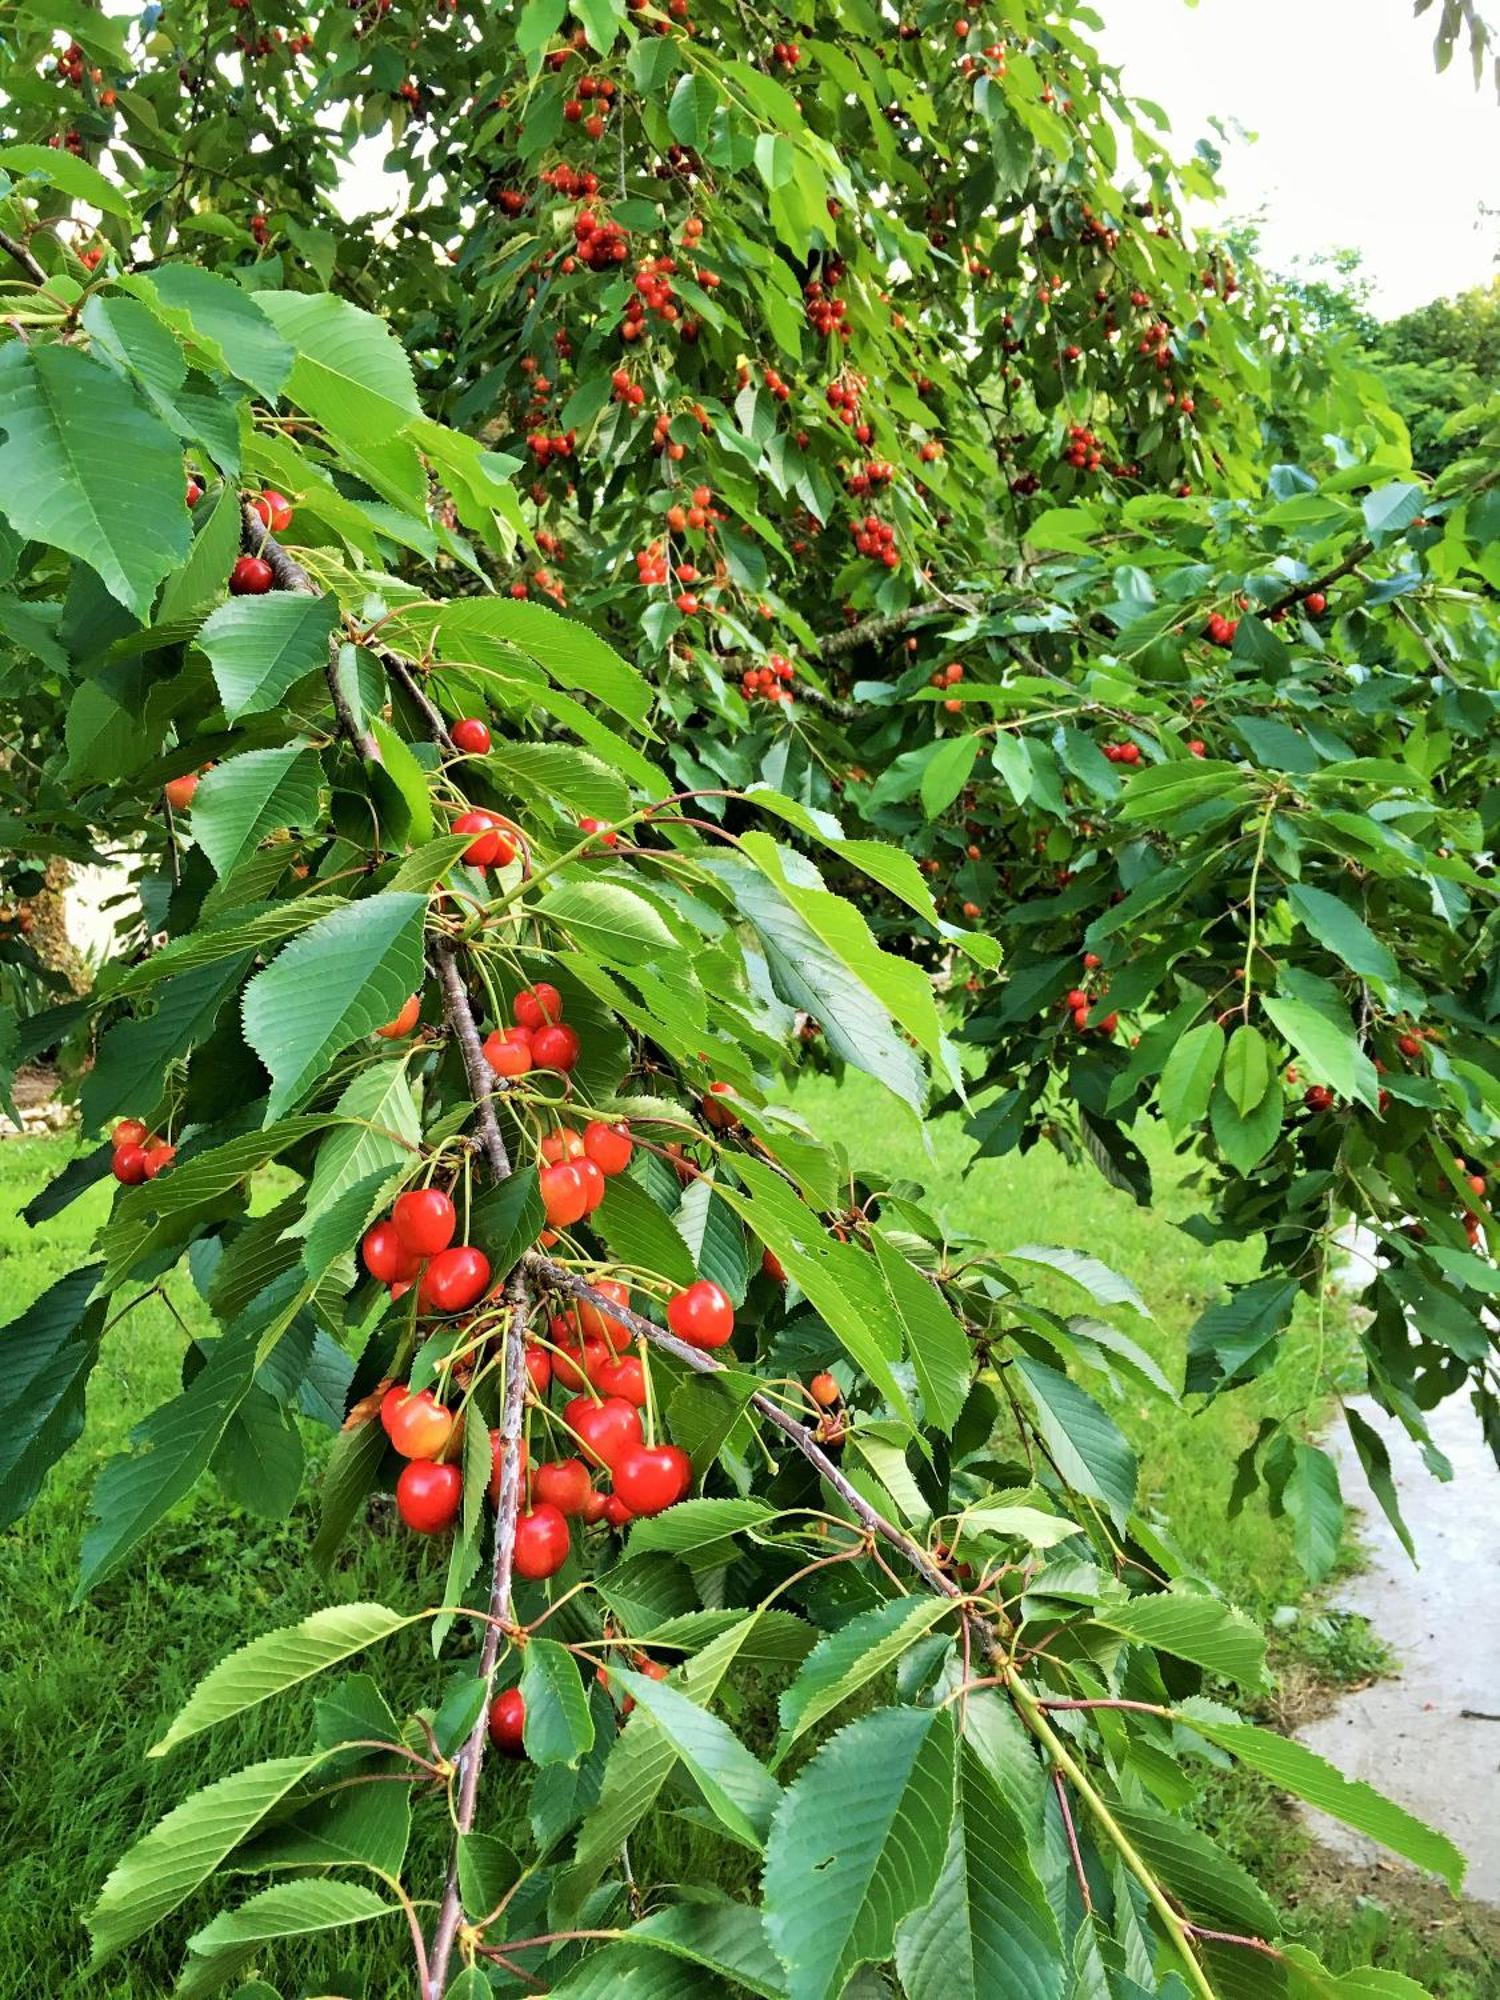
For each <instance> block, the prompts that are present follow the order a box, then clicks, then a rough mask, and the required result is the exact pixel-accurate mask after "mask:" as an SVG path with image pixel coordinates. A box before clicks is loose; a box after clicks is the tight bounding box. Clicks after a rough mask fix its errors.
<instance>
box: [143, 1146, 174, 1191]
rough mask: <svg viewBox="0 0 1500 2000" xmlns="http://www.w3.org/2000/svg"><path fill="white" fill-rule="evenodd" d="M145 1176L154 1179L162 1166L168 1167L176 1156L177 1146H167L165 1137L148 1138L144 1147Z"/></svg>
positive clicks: (149, 1179)
mask: <svg viewBox="0 0 1500 2000" xmlns="http://www.w3.org/2000/svg"><path fill="white" fill-rule="evenodd" d="M145 1153H146V1178H147V1180H148V1181H154V1180H155V1179H156V1176H157V1175H158V1174H159V1173H161V1171H162V1170H163V1168H165V1167H170V1166H171V1164H172V1162H173V1161H174V1160H175V1159H176V1158H177V1148H176V1147H175V1146H169V1145H168V1144H167V1142H166V1140H165V1139H148V1140H147V1142H146V1147H145Z"/></svg>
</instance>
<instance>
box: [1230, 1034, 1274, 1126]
mask: <svg viewBox="0 0 1500 2000" xmlns="http://www.w3.org/2000/svg"><path fill="white" fill-rule="evenodd" d="M1270 1081H1271V1051H1270V1050H1269V1048H1267V1046H1266V1038H1265V1036H1264V1035H1262V1034H1261V1032H1260V1030H1259V1029H1258V1028H1250V1027H1246V1026H1244V1025H1243V1024H1242V1025H1241V1026H1240V1027H1238V1028H1236V1029H1235V1031H1234V1033H1233V1034H1232V1035H1231V1036H1230V1038H1229V1046H1228V1048H1227V1049H1225V1051H1224V1075H1223V1083H1224V1089H1225V1092H1226V1094H1227V1095H1228V1097H1229V1101H1230V1102H1231V1103H1232V1104H1233V1106H1234V1108H1235V1110H1236V1111H1238V1113H1239V1114H1240V1116H1241V1117H1242V1118H1244V1117H1247V1116H1248V1115H1249V1113H1250V1112H1252V1111H1253V1110H1254V1109H1255V1107H1256V1105H1257V1104H1259V1103H1260V1101H1261V1099H1262V1098H1263V1097H1264V1096H1265V1094H1266V1088H1267V1086H1268V1085H1269V1083H1270Z"/></svg>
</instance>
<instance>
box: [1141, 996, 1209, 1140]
mask: <svg viewBox="0 0 1500 2000" xmlns="http://www.w3.org/2000/svg"><path fill="white" fill-rule="evenodd" d="M1223 1055H1224V1030H1223V1029H1222V1028H1221V1027H1220V1026H1219V1024H1218V1022H1217V1021H1205V1022H1203V1024H1202V1025H1201V1026H1200V1027H1197V1028H1190V1029H1189V1030H1188V1032H1187V1033H1186V1034H1185V1035H1184V1036H1182V1038H1181V1039H1180V1040H1179V1041H1178V1042H1177V1043H1176V1045H1175V1046H1174V1047H1173V1050H1172V1053H1171V1054H1170V1055H1169V1056H1168V1057H1167V1060H1166V1063H1165V1065H1164V1067H1163V1069H1162V1073H1161V1081H1160V1083H1159V1084H1158V1085H1157V1089H1156V1101H1157V1103H1158V1104H1159V1105H1160V1106H1161V1115H1162V1117H1163V1118H1164V1119H1165V1121H1166V1125H1167V1130H1168V1131H1169V1132H1170V1133H1171V1134H1172V1136H1173V1138H1174V1139H1176V1138H1180V1137H1181V1136H1182V1134H1183V1133H1184V1132H1186V1131H1188V1130H1189V1129H1190V1128H1191V1127H1192V1126H1194V1125H1201V1124H1202V1123H1203V1119H1204V1116H1205V1114H1206V1113H1207V1110H1208V1100H1209V1097H1210V1095H1211V1094H1212V1091H1213V1087H1214V1079H1215V1077H1216V1076H1217V1075H1218V1073H1219V1064H1220V1062H1221V1061H1222V1059H1223Z"/></svg>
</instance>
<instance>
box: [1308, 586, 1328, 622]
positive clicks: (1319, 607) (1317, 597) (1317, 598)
mask: <svg viewBox="0 0 1500 2000" xmlns="http://www.w3.org/2000/svg"><path fill="white" fill-rule="evenodd" d="M1302 603H1303V606H1304V608H1305V609H1306V612H1307V615H1308V617H1309V618H1321V617H1322V616H1323V613H1324V612H1325V611H1326V610H1327V609H1328V599H1327V598H1326V597H1325V596H1324V595H1323V593H1322V591H1321V590H1310V591H1309V592H1308V593H1307V595H1306V597H1304V598H1303V600H1302Z"/></svg>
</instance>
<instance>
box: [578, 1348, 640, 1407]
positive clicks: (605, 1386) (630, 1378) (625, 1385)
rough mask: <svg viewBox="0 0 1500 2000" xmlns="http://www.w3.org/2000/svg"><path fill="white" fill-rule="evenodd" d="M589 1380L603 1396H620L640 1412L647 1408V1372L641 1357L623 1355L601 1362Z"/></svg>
mask: <svg viewBox="0 0 1500 2000" xmlns="http://www.w3.org/2000/svg"><path fill="white" fill-rule="evenodd" d="M589 1380H590V1381H591V1382H592V1383H593V1385H594V1387H595V1388H596V1389H597V1390H598V1391H599V1393H600V1395H601V1396H618V1397H619V1398H620V1399H621V1401H622V1402H626V1403H634V1404H635V1406H636V1408H637V1409H638V1410H644V1409H645V1407H646V1371H645V1369H644V1367H642V1365H641V1360H640V1356H639V1355H636V1354H622V1355H620V1356H619V1357H618V1358H615V1357H613V1356H611V1358H610V1359H608V1360H605V1361H600V1362H599V1363H598V1364H597V1365H596V1366H595V1367H594V1369H593V1370H592V1372H591V1373H590V1375H589Z"/></svg>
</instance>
